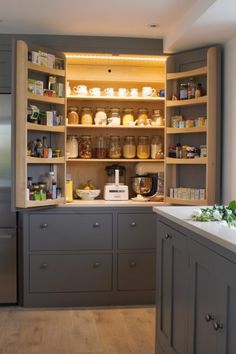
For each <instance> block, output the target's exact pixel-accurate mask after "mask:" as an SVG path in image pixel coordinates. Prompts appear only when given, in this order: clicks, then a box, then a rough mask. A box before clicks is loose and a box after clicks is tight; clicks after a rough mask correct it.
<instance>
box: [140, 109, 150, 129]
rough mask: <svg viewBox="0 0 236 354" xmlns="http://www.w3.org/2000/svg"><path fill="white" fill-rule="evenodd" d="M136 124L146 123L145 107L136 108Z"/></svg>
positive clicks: (147, 120)
mask: <svg viewBox="0 0 236 354" xmlns="http://www.w3.org/2000/svg"><path fill="white" fill-rule="evenodd" d="M137 124H138V125H148V124H149V119H148V110H147V109H146V108H140V109H138V117H137Z"/></svg>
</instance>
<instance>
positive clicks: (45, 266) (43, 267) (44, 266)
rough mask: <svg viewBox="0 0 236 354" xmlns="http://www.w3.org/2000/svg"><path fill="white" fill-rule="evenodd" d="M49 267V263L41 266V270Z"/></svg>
mask: <svg viewBox="0 0 236 354" xmlns="http://www.w3.org/2000/svg"><path fill="white" fill-rule="evenodd" d="M47 267H48V264H47V263H43V264H41V266H40V268H41V269H45V268H47Z"/></svg>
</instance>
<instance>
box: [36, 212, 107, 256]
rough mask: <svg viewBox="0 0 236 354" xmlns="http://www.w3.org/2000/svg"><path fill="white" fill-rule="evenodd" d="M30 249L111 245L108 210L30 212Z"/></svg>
mask: <svg viewBox="0 0 236 354" xmlns="http://www.w3.org/2000/svg"><path fill="white" fill-rule="evenodd" d="M29 228H30V250H32V251H34V250H41V251H43V250H47V251H51V250H56V251H57V250H79V249H80V250H86V249H89V250H94V249H112V215H111V214H101V215H100V214H67V215H59V214H50V215H39V214H37V215H31V216H30V227H29Z"/></svg>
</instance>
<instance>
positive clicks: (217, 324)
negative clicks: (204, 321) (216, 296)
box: [213, 321, 224, 331]
mask: <svg viewBox="0 0 236 354" xmlns="http://www.w3.org/2000/svg"><path fill="white" fill-rule="evenodd" d="M213 328H214V330H215V331H218V330H219V329H223V328H224V326H223V324H222V323H220V322H217V321H215V322H214V323H213Z"/></svg>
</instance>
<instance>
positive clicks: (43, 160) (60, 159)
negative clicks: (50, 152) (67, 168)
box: [26, 156, 65, 165]
mask: <svg viewBox="0 0 236 354" xmlns="http://www.w3.org/2000/svg"><path fill="white" fill-rule="evenodd" d="M26 163H27V164H53V165H55V164H64V163H65V158H64V157H53V158H51V159H50V158H40V157H32V156H27V158H26Z"/></svg>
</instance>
